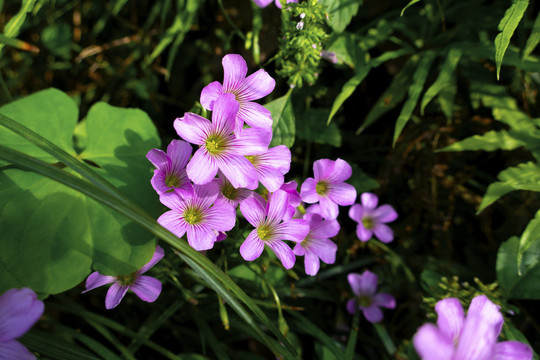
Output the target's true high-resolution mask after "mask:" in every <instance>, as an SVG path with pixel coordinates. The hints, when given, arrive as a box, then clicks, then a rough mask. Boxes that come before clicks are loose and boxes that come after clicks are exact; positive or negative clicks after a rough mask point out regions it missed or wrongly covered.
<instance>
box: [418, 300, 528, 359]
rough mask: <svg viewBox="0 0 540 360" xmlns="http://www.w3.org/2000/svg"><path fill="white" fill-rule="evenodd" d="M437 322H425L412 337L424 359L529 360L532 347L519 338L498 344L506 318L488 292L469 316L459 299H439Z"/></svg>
mask: <svg viewBox="0 0 540 360" xmlns="http://www.w3.org/2000/svg"><path fill="white" fill-rule="evenodd" d="M435 311H436V312H437V315H438V318H437V325H435V324H429V323H428V324H424V325H422V326H421V327H420V328H419V329H418V331H417V332H416V334H415V335H414V338H413V344H414V348H415V349H416V352H417V353H418V355H420V358H421V359H422V360H469V359H470V360H473V359H474V360H530V359H532V356H533V353H532V350H531V348H530V347H529V346H527V345H525V344H523V343H521V342H519V341H503V342H500V343H497V338H498V337H499V334H500V332H501V329H502V325H503V322H504V319H503V317H502V315H501V313H500V311H499V307H498V306H497V305H495V304H494V303H492V302H491V301H490V300H489V299H488V298H487V297H486V296H485V295H479V296H476V297H475V298H474V299H473V300H472V302H471V305H470V306H469V311H468V312H467V316H466V317H465V316H464V313H463V307H462V306H461V303H460V302H459V300H458V299H456V298H447V299H443V300H440V301H438V302H437V304H436V305H435Z"/></svg>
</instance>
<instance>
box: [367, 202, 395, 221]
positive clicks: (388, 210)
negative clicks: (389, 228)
mask: <svg viewBox="0 0 540 360" xmlns="http://www.w3.org/2000/svg"><path fill="white" fill-rule="evenodd" d="M372 216H373V218H374V219H375V220H376V221H377V222H379V223H387V222H391V221H394V220H396V219H397V218H398V214H397V212H396V210H394V208H393V207H392V206H390V205H381V206H380V207H378V208H377V209H375V210H374V211H373V213H372Z"/></svg>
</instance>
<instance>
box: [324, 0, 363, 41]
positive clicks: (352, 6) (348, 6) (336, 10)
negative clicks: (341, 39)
mask: <svg viewBox="0 0 540 360" xmlns="http://www.w3.org/2000/svg"><path fill="white" fill-rule="evenodd" d="M320 2H321V4H322V5H324V6H326V12H327V14H328V23H329V24H330V27H331V28H332V29H333V30H334V31H335V32H338V33H339V32H342V31H343V30H345V28H346V27H347V25H349V23H350V22H351V20H352V18H353V17H354V16H355V15H356V13H358V8H359V7H360V5H362V3H363V2H364V0H321V1H320Z"/></svg>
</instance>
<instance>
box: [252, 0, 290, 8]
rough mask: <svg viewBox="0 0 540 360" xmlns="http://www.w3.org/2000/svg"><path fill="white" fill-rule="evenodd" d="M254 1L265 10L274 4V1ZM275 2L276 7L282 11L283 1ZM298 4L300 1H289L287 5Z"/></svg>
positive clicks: (276, 0)
mask: <svg viewBox="0 0 540 360" xmlns="http://www.w3.org/2000/svg"><path fill="white" fill-rule="evenodd" d="M253 1H254V2H255V4H256V5H257V6H258V7H260V8H265V7H267V6H268V5H269V4H270V3H271V2H272V0H253ZM274 2H275V4H276V6H277V7H278V8H280V9H281V7H282V5H281V1H280V0H275V1H274ZM297 2H298V0H287V4H288V3H297Z"/></svg>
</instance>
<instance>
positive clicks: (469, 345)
mask: <svg viewBox="0 0 540 360" xmlns="http://www.w3.org/2000/svg"><path fill="white" fill-rule="evenodd" d="M485 320H486V319H485V317H483V316H481V315H478V314H472V315H467V318H466V319H465V324H464V325H463V331H462V333H461V337H460V339H459V343H458V344H457V348H456V353H455V357H456V359H475V360H492V359H493V355H494V352H495V344H496V343H497V336H498V333H497V331H496V330H495V328H494V327H493V323H490V322H489V321H485Z"/></svg>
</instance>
